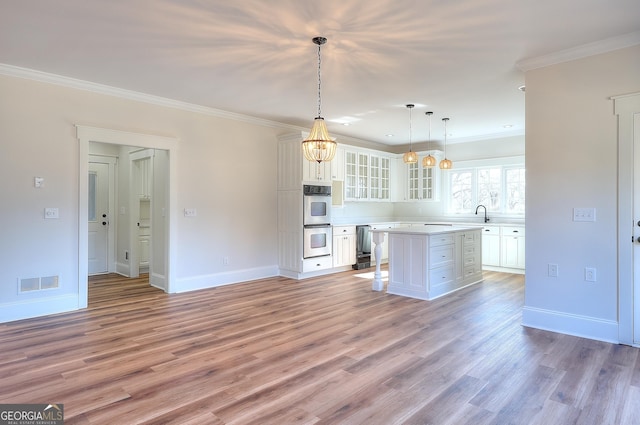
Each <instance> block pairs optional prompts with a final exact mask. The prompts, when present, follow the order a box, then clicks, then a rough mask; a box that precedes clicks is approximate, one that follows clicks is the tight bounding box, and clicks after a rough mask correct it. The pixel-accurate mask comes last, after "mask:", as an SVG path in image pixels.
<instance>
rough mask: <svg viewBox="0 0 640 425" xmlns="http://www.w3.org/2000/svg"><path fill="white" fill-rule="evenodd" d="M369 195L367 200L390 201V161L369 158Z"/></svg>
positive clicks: (378, 157)
mask: <svg viewBox="0 0 640 425" xmlns="http://www.w3.org/2000/svg"><path fill="white" fill-rule="evenodd" d="M369 163H370V165H369V175H370V181H369V182H370V193H369V199H372V200H384V201H388V200H389V199H390V186H389V185H390V182H391V179H390V172H391V167H390V159H389V158H387V157H384V156H378V155H370V156H369Z"/></svg>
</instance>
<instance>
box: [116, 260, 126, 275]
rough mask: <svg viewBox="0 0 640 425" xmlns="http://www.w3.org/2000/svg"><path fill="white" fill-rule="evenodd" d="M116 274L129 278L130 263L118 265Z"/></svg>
mask: <svg viewBox="0 0 640 425" xmlns="http://www.w3.org/2000/svg"><path fill="white" fill-rule="evenodd" d="M116 273H118V274H119V275H122V276H129V264H128V263H116Z"/></svg>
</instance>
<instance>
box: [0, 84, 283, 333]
mask: <svg viewBox="0 0 640 425" xmlns="http://www.w3.org/2000/svg"><path fill="white" fill-rule="evenodd" d="M0 93H2V96H0V146H2V154H0V177H1V178H2V179H1V182H0V195H1V197H2V200H3V202H2V203H1V206H0V218H1V219H2V223H3V226H2V228H3V234H2V237H1V238H0V258H1V259H2V260H0V262H1V263H0V321H6V320H13V319H16V318H20V317H30V316H35V315H39V314H44V313H51V312H56V311H62V310H69V309H72V308H77V305H78V300H77V297H78V293H79V289H78V285H79V282H78V277H77V275H78V260H77V259H78V225H79V223H78V199H79V194H78V181H79V180H78V179H79V176H78V174H79V168H78V167H79V149H78V140H77V138H76V130H75V128H74V125H75V124H83V125H90V126H95V127H103V128H110V129H116V130H123V131H129V132H136V133H146V134H155V135H163V136H168V137H173V138H176V139H179V146H178V148H177V149H178V151H179V156H178V164H177V170H178V172H177V175H176V176H172V177H171V178H175V179H176V180H175V181H176V183H177V191H176V192H177V198H178V199H177V205H178V206H179V209H180V210H182V209H183V208H196V209H197V212H198V215H197V217H195V218H185V217H183V216H180V217H178V220H177V229H176V232H175V234H176V235H177V240H176V241H173V242H174V243H176V244H178V246H179V249H177V250H176V256H177V258H175V259H173V260H174V261H175V263H174V264H175V270H174V271H175V276H176V282H174V283H175V285H176V286H175V290H187V289H194V288H197V287H202V286H212V285H217V284H223V283H230V282H234V281H238V280H243V279H247V278H252V277H253V278H255V277H260V276H263V275H273V274H276V273H277V244H276V239H277V235H276V196H275V193H276V167H275V164H276V136H277V132H278V130H276V129H274V128H270V127H265V126H260V125H257V124H253V123H248V122H240V121H233V120H228V119H223V118H219V117H214V116H209V115H204V114H199V113H194V112H187V111H183V110H178V109H173V108H168V107H161V106H155V105H151V104H146V103H141V102H136V101H131V100H126V99H121V98H116V97H111V96H106V95H101V94H96V93H92V92H87V91H81V90H75V89H70V88H65V87H62V86H58V85H53V84H48V83H42V82H35V81H31V80H27V79H21V78H14V77H7V76H0ZM288 131H290V130H288ZM35 176H40V177H44V178H45V186H44V187H43V188H42V189H35V188H34V187H33V178H34V177H35ZM45 207H57V208H59V211H60V218H59V219H57V220H45V219H44V218H43V211H44V208H45ZM223 256H228V257H229V258H230V265H229V266H224V265H223V264H222V257H223ZM50 275H59V276H60V288H59V289H58V290H53V291H46V292H38V293H31V294H18V292H17V279H18V278H21V277H37V276H50Z"/></svg>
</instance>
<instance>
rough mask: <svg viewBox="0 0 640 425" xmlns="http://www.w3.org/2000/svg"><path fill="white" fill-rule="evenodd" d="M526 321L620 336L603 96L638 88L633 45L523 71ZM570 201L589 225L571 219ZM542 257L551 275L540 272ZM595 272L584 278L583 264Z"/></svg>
mask: <svg viewBox="0 0 640 425" xmlns="http://www.w3.org/2000/svg"><path fill="white" fill-rule="evenodd" d="M526 87H527V91H526V128H527V130H526V168H527V210H526V219H527V223H526V224H527V236H526V264H527V274H526V297H525V304H526V307H525V311H524V320H523V321H524V323H525V324H527V325H530V326H534V327H539V328H547V329H551V330H557V331H561V332H565V333H570V334H576V335H584V336H588V337H592V338H596V339H604V340H612V341H615V340H616V339H617V317H618V315H617V314H618V310H617V256H616V243H617V237H616V235H617V222H616V220H617V196H616V193H617V183H616V179H617V124H616V117H615V115H614V113H613V102H612V100H611V99H610V96H614V95H620V94H625V93H632V92H640V46H635V47H632V48H626V49H621V50H617V51H613V52H610V53H607V54H601V55H597V56H592V57H588V58H584V59H580V60H574V61H570V62H566V63H562V64H557V65H553V66H548V67H545V68H540V69H535V70H531V71H529V72H527V73H526ZM575 207H593V208H596V218H597V220H596V222H586V223H585V222H574V221H573V220H572V212H573V208H575ZM549 263H554V264H557V265H558V268H559V275H558V277H549V276H548V275H547V266H548V264H549ZM585 267H595V268H596V269H597V281H596V282H586V281H585V279H584V268H585Z"/></svg>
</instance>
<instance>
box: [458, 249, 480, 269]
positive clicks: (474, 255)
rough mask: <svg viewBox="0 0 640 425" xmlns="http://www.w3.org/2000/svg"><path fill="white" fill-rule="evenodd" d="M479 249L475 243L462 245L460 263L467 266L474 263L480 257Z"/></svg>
mask: <svg viewBox="0 0 640 425" xmlns="http://www.w3.org/2000/svg"><path fill="white" fill-rule="evenodd" d="M479 254H480V250H479V249H478V248H477V246H476V245H469V246H465V247H464V254H463V256H462V264H463V266H468V265H469V264H476V263H477V262H478V260H479V257H480V255H479Z"/></svg>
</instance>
